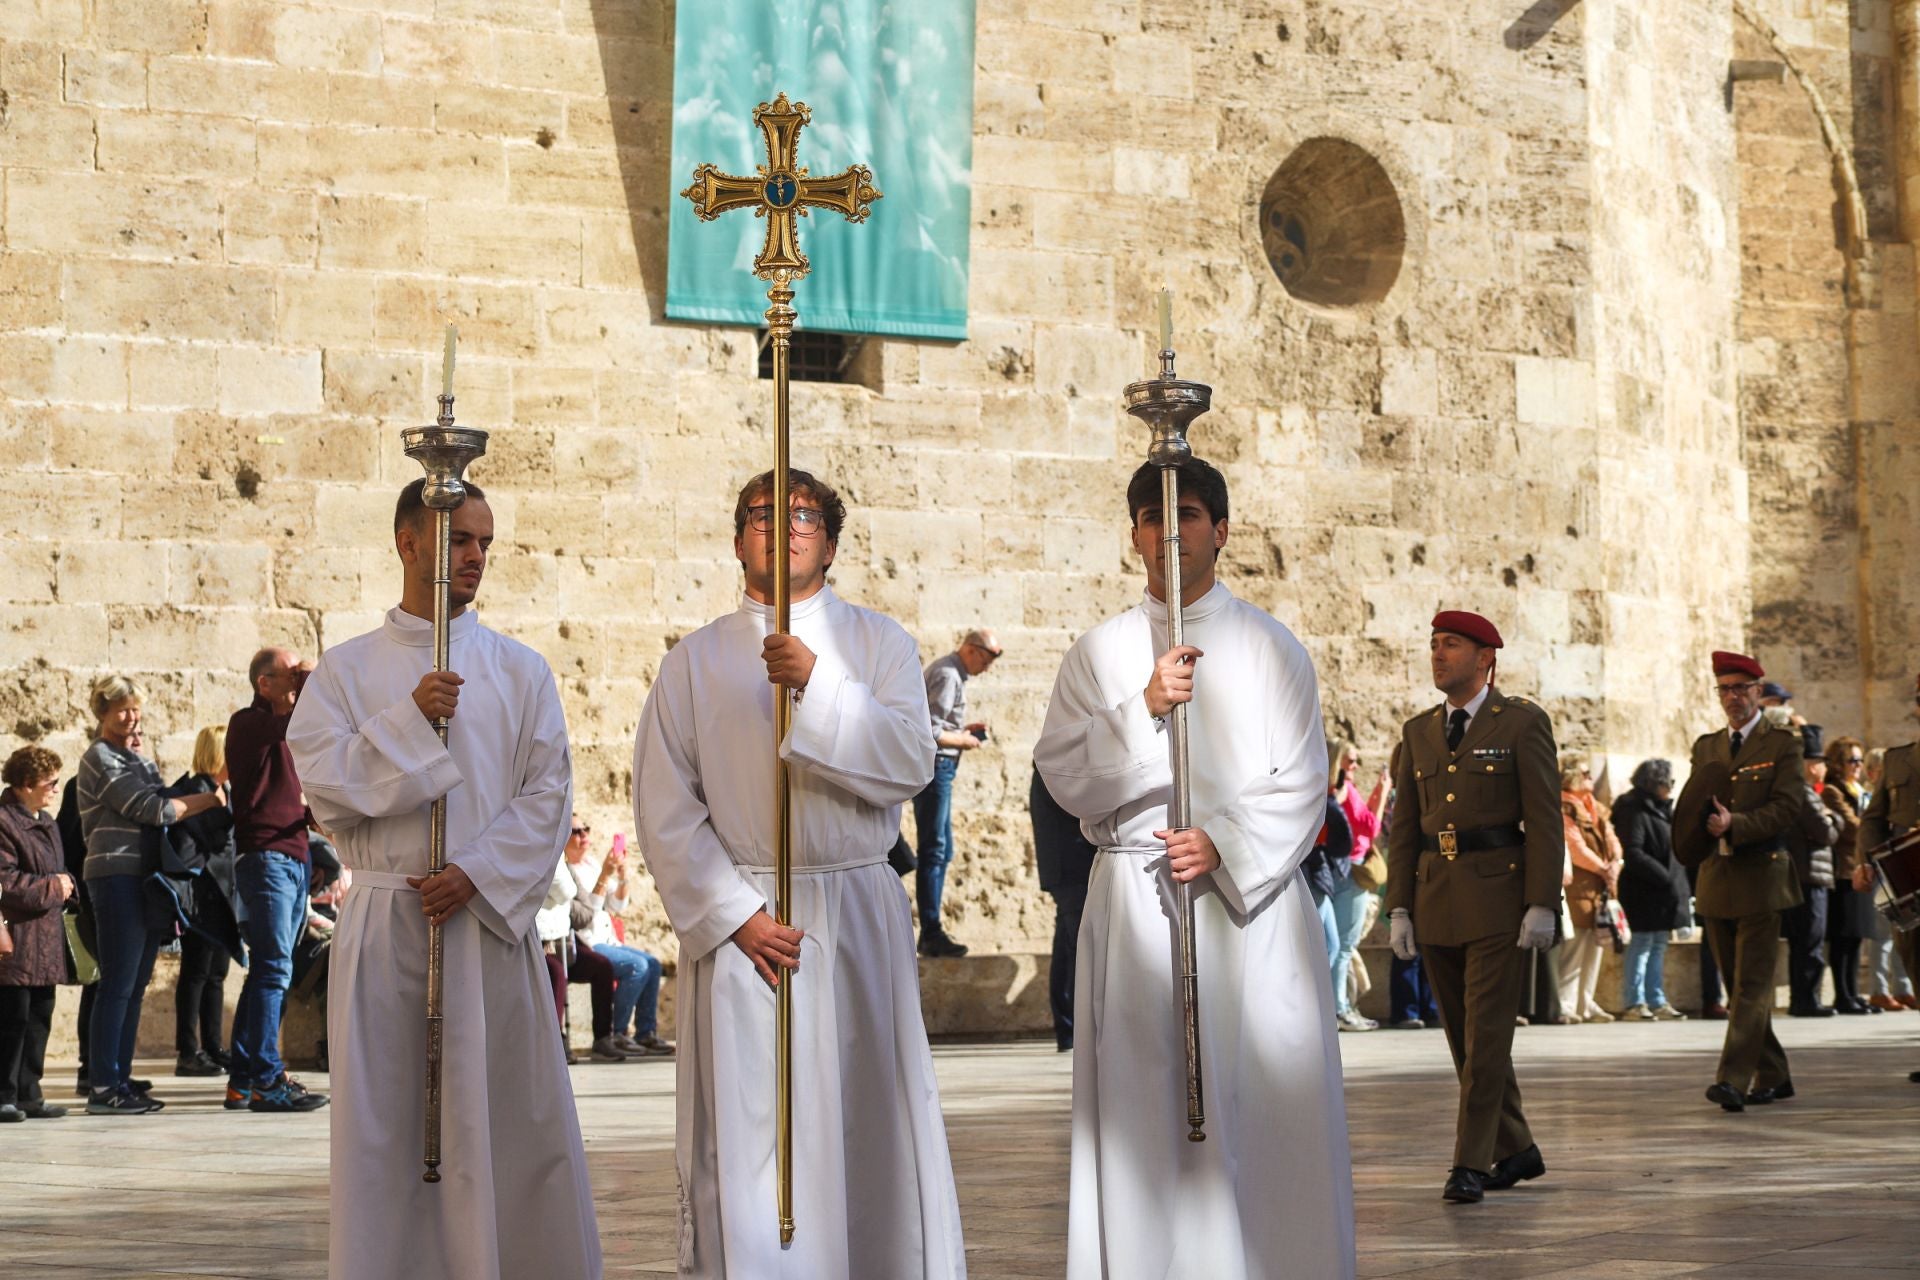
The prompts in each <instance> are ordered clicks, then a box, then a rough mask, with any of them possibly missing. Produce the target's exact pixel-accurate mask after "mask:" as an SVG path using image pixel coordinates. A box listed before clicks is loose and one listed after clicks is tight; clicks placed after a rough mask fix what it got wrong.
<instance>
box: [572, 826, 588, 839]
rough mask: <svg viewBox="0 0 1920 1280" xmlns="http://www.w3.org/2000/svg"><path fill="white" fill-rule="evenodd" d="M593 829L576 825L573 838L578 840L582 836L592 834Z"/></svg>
mask: <svg viewBox="0 0 1920 1280" xmlns="http://www.w3.org/2000/svg"><path fill="white" fill-rule="evenodd" d="M592 831H593V828H592V827H575V828H574V829H573V838H574V839H576V840H578V839H579V838H580V837H581V836H584V835H589V834H591V833H592Z"/></svg>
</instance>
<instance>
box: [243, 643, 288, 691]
mask: <svg viewBox="0 0 1920 1280" xmlns="http://www.w3.org/2000/svg"><path fill="white" fill-rule="evenodd" d="M279 652H280V646H279V645H269V646H268V647H267V648H265V649H262V650H261V651H260V652H258V653H256V654H254V655H253V661H252V662H249V663H248V664H247V688H249V689H251V690H253V691H254V693H256V694H257V693H259V692H260V677H261V676H263V675H265V674H267V668H268V667H270V666H272V665H273V655H274V654H276V653H279Z"/></svg>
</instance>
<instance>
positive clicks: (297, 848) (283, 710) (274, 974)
mask: <svg viewBox="0 0 1920 1280" xmlns="http://www.w3.org/2000/svg"><path fill="white" fill-rule="evenodd" d="M310 669H311V668H310V666H308V665H307V664H303V663H302V662H301V661H300V659H299V656H298V655H296V654H294V653H293V652H292V651H291V650H287V649H277V648H276V649H262V650H261V651H260V652H259V653H256V654H254V655H253V661H252V662H251V663H249V664H248V665H247V679H248V681H249V683H251V684H252V686H253V693H254V697H253V705H251V706H248V707H242V708H241V709H240V710H238V711H236V712H234V713H233V719H232V720H230V721H228V722H227V773H228V776H229V778H230V779H231V782H230V784H229V785H230V786H231V787H232V790H233V842H234V848H235V849H236V850H237V851H238V853H239V861H238V862H237V864H236V865H235V868H234V881H235V887H236V888H237V889H238V890H239V894H240V901H241V904H242V905H243V906H244V907H245V909H246V919H245V920H243V921H241V924H240V929H241V933H242V934H243V935H244V936H245V938H246V942H247V950H248V951H249V952H251V953H252V954H251V959H250V961H249V963H248V966H247V980H246V983H245V985H243V986H242V987H241V988H240V1006H239V1008H238V1010H237V1011H236V1012H235V1014H234V1018H233V1061H232V1065H231V1066H230V1068H229V1070H228V1078H227V1109H228V1110H229V1111H238V1110H240V1109H241V1108H242V1107H244V1108H246V1109H247V1110H249V1111H312V1110H314V1109H315V1108H317V1107H324V1106H325V1105H327V1100H326V1099H325V1098H324V1097H322V1096H320V1095H319V1094H317V1093H309V1092H307V1090H306V1089H304V1088H303V1087H301V1085H300V1083H299V1082H298V1081H296V1080H294V1079H293V1077H291V1076H289V1075H288V1074H287V1069H286V1064H285V1063H283V1062H281V1060H280V1014H281V1011H282V1009H284V1008H285V1006H286V1000H287V987H288V985H289V984H290V983H291V982H292V980H293V948H294V944H295V943H297V942H298V941H299V940H300V931H301V929H302V928H303V927H305V925H306V922H307V883H308V871H309V869H308V861H307V827H308V825H309V824H310V823H311V822H312V821H313V816H312V815H311V814H310V813H308V811H307V802H306V800H305V798H304V797H303V796H302V795H301V792H300V778H299V775H298V774H296V773H295V772H294V768H293V753H292V752H291V751H289V750H288V749H287V721H288V720H289V719H290V718H291V717H292V715H293V704H294V701H295V699H297V698H298V697H299V695H300V686H301V685H302V684H303V683H305V681H306V673H307V671H308V670H310Z"/></svg>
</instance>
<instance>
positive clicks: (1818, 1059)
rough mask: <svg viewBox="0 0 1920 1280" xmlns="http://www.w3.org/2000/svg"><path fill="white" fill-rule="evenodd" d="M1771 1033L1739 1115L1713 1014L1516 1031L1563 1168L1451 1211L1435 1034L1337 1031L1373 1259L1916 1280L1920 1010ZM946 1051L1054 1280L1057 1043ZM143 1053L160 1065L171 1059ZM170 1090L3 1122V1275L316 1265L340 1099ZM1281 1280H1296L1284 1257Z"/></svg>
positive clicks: (1027, 1267)
mask: <svg viewBox="0 0 1920 1280" xmlns="http://www.w3.org/2000/svg"><path fill="white" fill-rule="evenodd" d="M1780 1031H1781V1038H1782V1040H1783V1041H1784V1042H1785V1043H1786V1045H1787V1047H1788V1051H1789V1053H1790V1054H1791V1055H1792V1057H1793V1062H1794V1074H1795V1081H1796V1084H1797V1085H1798V1087H1799V1090H1800V1097H1798V1098H1797V1099H1795V1100H1793V1101H1791V1102H1788V1103H1783V1104H1779V1105H1775V1106H1772V1107H1768V1108H1764V1109H1754V1110H1750V1111H1748V1112H1747V1113H1745V1114H1744V1115H1738V1116H1732V1115H1726V1114H1724V1113H1722V1112H1721V1111H1720V1110H1719V1109H1718V1108H1716V1107H1714V1106H1712V1105H1711V1104H1709V1103H1707V1102H1706V1101H1704V1100H1703V1099H1702V1098H1701V1096H1700V1094H1701V1090H1702V1089H1703V1088H1704V1087H1705V1085H1706V1084H1707V1082H1708V1080H1709V1079H1710V1078H1711V1073H1712V1070H1713V1063H1714V1053H1715V1050H1716V1048H1717V1046H1718V1043H1719V1037H1720V1024H1708V1023H1699V1022H1690V1023H1682V1024H1671V1025H1669V1024H1661V1025H1632V1026H1620V1025H1616V1026H1609V1027H1565V1028H1543V1029H1539V1030H1528V1031H1522V1032H1521V1033H1520V1038H1519V1046H1520V1078H1521V1084H1522V1088H1523V1090H1524V1091H1525V1093H1526V1098H1527V1103H1528V1110H1529V1111H1530V1112H1531V1114H1532V1117H1533V1121H1534V1125H1535V1130H1536V1133H1537V1134H1538V1136H1539V1138H1540V1142H1541V1146H1542V1148H1543V1149H1544V1151H1545V1153H1546V1157H1547V1162H1548V1165H1549V1170H1550V1172H1549V1175H1548V1176H1547V1177H1546V1178H1545V1179H1543V1180H1542V1181H1540V1182H1537V1183H1533V1184H1531V1185H1528V1186H1526V1187H1523V1188H1521V1189H1519V1190H1517V1191H1513V1192H1508V1193H1505V1194H1503V1195H1499V1196H1494V1197H1490V1198H1489V1200H1488V1202H1487V1203H1486V1204H1484V1205H1481V1206H1478V1207H1474V1208H1453V1207H1449V1206H1446V1205H1443V1204H1442V1203H1441V1202H1440V1199H1439V1191H1440V1184H1441V1182H1442V1180H1443V1178H1444V1176H1445V1172H1446V1165H1447V1160H1448V1152H1449V1149H1450V1133H1451V1125H1452V1119H1453V1107H1454V1087H1453V1081H1452V1072H1451V1069H1450V1068H1449V1066H1448V1063H1447V1059H1446V1046H1445V1044H1444V1043H1443V1042H1442V1039H1441V1037H1440V1034H1439V1032H1437V1031H1428V1032H1417V1033H1416V1032H1393V1031H1380V1032H1375V1033H1372V1034H1369V1035H1349V1036H1343V1037H1342V1038H1341V1041H1340V1045H1341V1049H1342V1051H1343V1053H1344V1056H1345V1062H1346V1074H1347V1083H1348V1107H1349V1114H1350V1121H1351V1127H1352V1133H1353V1149H1354V1184H1355V1198H1356V1203H1357V1208H1358V1216H1359V1236H1360V1263H1361V1265H1360V1273H1361V1275H1362V1276H1365V1277H1383V1276H1396V1277H1397V1276H1414V1277H1420V1278H1421V1280H1453V1278H1459V1280H1467V1278H1469V1277H1470V1278H1472V1280H1504V1278H1505V1277H1526V1278H1527V1280H1546V1278H1547V1277H1574V1276H1600V1277H1609V1278H1618V1277H1636V1278H1637V1277H1671V1276H1722V1277H1738V1278H1739V1280H1831V1278H1839V1280H1895V1278H1900V1280H1916V1278H1920V1215H1916V1214H1915V1213H1914V1206H1915V1204H1916V1200H1917V1198H1920V1159H1916V1154H1920V1086H1916V1085H1912V1084H1909V1083H1907V1080H1906V1073H1907V1072H1908V1071H1909V1070H1913V1069H1916V1068H1920V1016H1914V1015H1911V1014H1889V1015H1883V1016H1880V1017H1876V1018H1854V1019H1850V1018H1835V1019H1831V1020H1828V1021H1825V1022H1819V1023H1815V1022H1805V1021H1796V1020H1794V1019H1789V1018H1782V1019H1781V1023H1780ZM936 1056H937V1058H938V1061H939V1068H940V1075H941V1080H942V1085H943V1088H944V1091H945V1101H946V1111H947V1123H948V1130H949V1133H950V1134H951V1137H952V1142H953V1150H954V1162H955V1168H956V1171H957V1174H958V1177H959V1181H960V1199H961V1208H962V1213H963V1215H964V1217H965V1220H966V1226H967V1238H968V1245H969V1248H968V1254H969V1257H970V1259H971V1274H972V1275H973V1276H974V1277H975V1280H1024V1278H1026V1277H1054V1278H1056V1280H1057V1277H1059V1276H1060V1275H1061V1274H1062V1272H1063V1271H1064V1268H1065V1240H1064V1231H1065V1221H1066V1161H1067V1112H1068V1102H1069V1085H1070V1082H1069V1072H1068V1062H1067V1060H1066V1058H1065V1057H1063V1056H1060V1055H1056V1054H1054V1053H1053V1052H1052V1051H1051V1047H1050V1046H1041V1045H1037V1044H1026V1043H1023V1044H996V1045H953V1046H943V1047H941V1048H940V1049H938V1050H937V1053H936ZM142 1065H143V1069H144V1070H146V1071H147V1072H148V1073H150V1074H154V1075H156V1076H157V1077H160V1072H161V1071H162V1069H163V1068H164V1066H165V1065H166V1064H163V1063H160V1062H148V1063H144V1064H142ZM50 1078H51V1079H53V1080H57V1081H60V1082H67V1081H70V1080H71V1078H72V1075H71V1072H70V1071H61V1072H59V1073H57V1074H56V1075H54V1076H52V1077H50ZM573 1078H574V1084H575V1088H576V1090H577V1091H578V1094H579V1098H580V1111H581V1118H582V1122H583V1127H584V1129H585V1131H586V1132H587V1134H588V1135H589V1139H588V1156H589V1159H590V1161H591V1163H592V1169H593V1181H594V1190H595V1193H596V1196H597V1198H598V1202H599V1214H600V1227H601V1234H602V1238H603V1240H604V1241H605V1246H606V1256H607V1270H608V1274H609V1275H638V1276H649V1275H670V1274H672V1271H673V1261H672V1260H673V1254H674V1249H673V1240H672V1216H671V1210H672V1206H673V1203H674V1190H673V1172H672V1151H671V1142H672V1123H673V1117H672V1089H673V1070H672V1067H671V1066H670V1065H668V1064H666V1063H653V1062H649V1063H634V1064H629V1065H625V1066H617V1067H606V1066H602V1067H581V1068H577V1069H575V1071H574V1074H573ZM160 1081H161V1083H160V1087H159V1089H158V1092H160V1093H162V1094H163V1095H166V1096H168V1097H170V1098H171V1099H173V1105H172V1106H171V1107H170V1108H169V1109H168V1110H167V1111H166V1112H165V1113H164V1114H163V1115H160V1116H157V1117H154V1118H151V1119H99V1118H87V1117H84V1116H76V1117H74V1118H70V1119H67V1120H62V1121H55V1122H43V1123H30V1124H25V1125H10V1126H7V1127H6V1128H4V1129H0V1180H4V1186H5V1188H6V1189H5V1192H4V1196H3V1197H0V1256H3V1257H4V1268H5V1274H6V1275H7V1276H9V1277H13V1276H19V1277H22V1278H23V1280H25V1278H32V1280H40V1278H42V1277H44V1278H45V1280H79V1278H80V1277H108V1276H111V1277H128V1276H203V1277H229V1276H233V1277H248V1278H250V1280H253V1278H260V1280H279V1278H282V1277H285V1278H287V1280H293V1278H295V1277H299V1278H303V1280H306V1278H316V1277H322V1276H324V1275H325V1246H326V1228H325V1215H326V1143H327V1122H326V1113H325V1112H321V1113H319V1114H318V1115H315V1116H311V1117H269V1116H254V1115H247V1114H236V1115H229V1114H227V1113H225V1112H223V1111H222V1110H220V1108H219V1102H218V1098H219V1090H218V1087H217V1084H216V1085H209V1084H207V1083H205V1082H199V1081H193V1082H188V1081H182V1082H178V1083H177V1084H176V1082H174V1081H173V1080H172V1079H170V1078H166V1077H160ZM309 1083H313V1084H317V1085H320V1086H321V1087H324V1081H323V1080H322V1079H320V1078H315V1077H309ZM1276 1209H1283V1207H1282V1206H1276ZM802 1227H803V1229H804V1224H802ZM1271 1276H1272V1277H1273V1280H1296V1278H1295V1277H1293V1276H1292V1274H1291V1273H1289V1272H1288V1271H1287V1270H1286V1268H1285V1265H1284V1263H1282V1262H1276V1263H1275V1266H1274V1270H1273V1271H1272V1273H1271ZM423 1280H425V1278H423ZM530 1280H548V1278H547V1277H537V1278H530ZM862 1280H868V1278H862ZM872 1280H891V1278H888V1277H876V1278H872ZM1195 1280H1210V1278H1203V1277H1196V1278H1195ZM1298 1280H1316V1278H1315V1277H1298Z"/></svg>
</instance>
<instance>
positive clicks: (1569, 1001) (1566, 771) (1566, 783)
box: [1560, 753, 1626, 1022]
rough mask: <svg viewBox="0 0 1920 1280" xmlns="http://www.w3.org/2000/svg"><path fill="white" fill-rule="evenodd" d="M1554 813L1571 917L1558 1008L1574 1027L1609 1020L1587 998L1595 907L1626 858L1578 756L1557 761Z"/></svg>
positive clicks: (1597, 942) (1596, 948)
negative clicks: (1563, 848) (1563, 843)
mask: <svg viewBox="0 0 1920 1280" xmlns="http://www.w3.org/2000/svg"><path fill="white" fill-rule="evenodd" d="M1560 814H1561V817H1562V819H1563V821H1564V822H1565V825H1566V836H1567V860H1568V862H1569V863H1570V864H1571V868H1572V873H1571V875H1570V876H1568V877H1567V879H1566V885H1567V911H1568V913H1569V914H1570V915H1571V916H1572V918H1573V936H1572V937H1570V938H1568V939H1567V949H1566V952H1565V954H1564V955H1563V956H1562V957H1561V959H1560V1008H1561V1012H1562V1013H1563V1014H1564V1015H1565V1016H1566V1017H1568V1018H1570V1019H1572V1020H1573V1021H1575V1022H1612V1021H1613V1015H1612V1014H1610V1013H1608V1012H1607V1011H1606V1010H1605V1009H1602V1008H1601V1007H1600V1006H1599V1004H1598V1003H1597V1002H1595V1000H1594V998H1593V993H1594V989H1595V988H1596V987H1598V986H1599V985H1600V960H1601V957H1602V956H1603V955H1604V954H1605V944H1604V943H1603V942H1602V941H1601V938H1600V933H1599V930H1598V929H1596V928H1595V927H1594V925H1595V917H1596V916H1597V915H1598V913H1599V911H1600V908H1601V907H1602V906H1603V905H1605V903H1606V900H1607V899H1608V898H1610V897H1613V896H1614V895H1615V894H1616V893H1618V891H1619V884H1620V868H1621V867H1622V866H1624V865H1625V862H1626V859H1625V857H1624V856H1623V855H1622V853H1621V851H1620V840H1619V837H1617V836H1615V835H1614V833H1613V824H1612V823H1611V822H1610V821H1608V819H1607V814H1606V811H1605V810H1603V809H1602V808H1601V807H1600V802H1599V800H1597V799H1596V798H1595V797H1594V794H1593V770H1592V768H1591V767H1590V765H1589V764H1588V761H1587V758H1586V757H1585V756H1583V755H1579V754H1577V753H1569V754H1567V755H1564V756H1561V757H1560Z"/></svg>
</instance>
